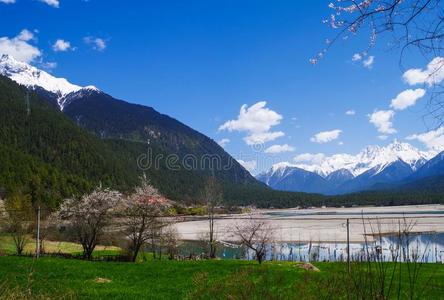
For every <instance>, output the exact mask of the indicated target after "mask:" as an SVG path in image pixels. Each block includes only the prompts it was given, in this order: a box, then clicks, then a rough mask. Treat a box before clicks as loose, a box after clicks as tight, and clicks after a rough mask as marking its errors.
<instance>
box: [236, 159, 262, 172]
mask: <svg viewBox="0 0 444 300" xmlns="http://www.w3.org/2000/svg"><path fill="white" fill-rule="evenodd" d="M237 162H238V163H240V164H241V166H242V167H244V168H245V169H246V170H247V171H248V172H253V171H254V170H255V169H256V166H257V161H255V160H250V161H244V160H242V159H238V160H237Z"/></svg>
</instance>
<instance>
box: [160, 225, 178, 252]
mask: <svg viewBox="0 0 444 300" xmlns="http://www.w3.org/2000/svg"><path fill="white" fill-rule="evenodd" d="M161 244H162V247H163V248H165V250H166V253H167V255H168V259H170V260H173V259H175V258H176V257H177V255H178V252H179V249H178V247H179V234H178V233H177V230H176V228H174V227H173V226H171V225H169V226H167V227H165V228H164V231H163V234H162V237H161Z"/></svg>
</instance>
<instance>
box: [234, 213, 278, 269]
mask: <svg viewBox="0 0 444 300" xmlns="http://www.w3.org/2000/svg"><path fill="white" fill-rule="evenodd" d="M273 231H274V229H273V228H272V227H271V226H270V225H269V224H268V223H267V221H266V220H262V219H258V218H255V217H253V216H250V217H249V218H248V219H245V220H244V221H243V222H241V223H239V224H236V225H235V226H234V230H233V232H234V237H235V238H237V239H238V240H239V241H240V243H241V244H242V245H243V246H245V247H247V248H248V249H250V250H252V251H253V252H254V254H255V259H256V260H257V261H258V262H259V264H261V263H262V261H263V260H264V258H265V255H266V253H267V246H270V245H271V243H272V242H273Z"/></svg>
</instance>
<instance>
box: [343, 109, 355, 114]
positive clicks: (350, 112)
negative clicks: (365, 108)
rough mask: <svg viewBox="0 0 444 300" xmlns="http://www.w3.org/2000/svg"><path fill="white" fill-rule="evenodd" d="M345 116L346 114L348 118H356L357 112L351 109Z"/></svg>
mask: <svg viewBox="0 0 444 300" xmlns="http://www.w3.org/2000/svg"><path fill="white" fill-rule="evenodd" d="M345 114H346V115H347V116H354V115H356V111H355V110H353V109H349V110H347V111H346V112H345Z"/></svg>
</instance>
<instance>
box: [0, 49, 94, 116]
mask: <svg viewBox="0 0 444 300" xmlns="http://www.w3.org/2000/svg"><path fill="white" fill-rule="evenodd" d="M0 75H3V76H6V77H9V78H10V79H12V80H14V81H15V82H17V83H19V84H21V85H24V86H27V87H28V88H32V89H35V88H37V87H40V88H42V89H44V90H46V91H48V92H51V93H53V94H55V95H56V96H57V103H58V104H59V107H60V109H61V110H63V108H64V106H65V104H66V101H65V100H66V99H65V98H66V97H67V96H68V95H69V94H70V93H74V92H78V91H80V90H82V89H84V90H94V91H99V89H97V88H96V87H95V86H92V85H91V86H87V87H84V88H83V87H81V86H78V85H75V84H72V83H70V82H69V81H68V80H66V79H65V78H57V77H54V76H52V75H51V74H49V73H47V72H45V71H43V70H40V69H37V68H36V67H34V66H31V65H29V64H27V63H24V62H20V61H18V60H16V59H14V58H13V57H12V56H10V55H7V54H4V55H2V56H1V57H0Z"/></svg>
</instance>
